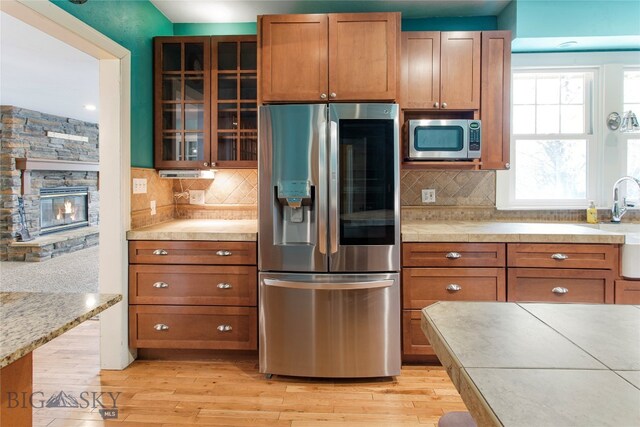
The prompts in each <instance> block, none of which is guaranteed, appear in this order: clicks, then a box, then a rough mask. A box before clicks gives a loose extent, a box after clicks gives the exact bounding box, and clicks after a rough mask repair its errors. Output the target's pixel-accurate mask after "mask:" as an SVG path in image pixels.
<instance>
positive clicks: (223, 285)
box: [218, 283, 233, 289]
mask: <svg viewBox="0 0 640 427" xmlns="http://www.w3.org/2000/svg"><path fill="white" fill-rule="evenodd" d="M232 287H233V286H231V283H218V289H231V288H232Z"/></svg>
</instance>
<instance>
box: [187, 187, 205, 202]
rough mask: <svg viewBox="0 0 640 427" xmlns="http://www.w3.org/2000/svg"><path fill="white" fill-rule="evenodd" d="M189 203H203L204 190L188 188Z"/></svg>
mask: <svg viewBox="0 0 640 427" xmlns="http://www.w3.org/2000/svg"><path fill="white" fill-rule="evenodd" d="M189 203H190V204H192V205H204V190H189Z"/></svg>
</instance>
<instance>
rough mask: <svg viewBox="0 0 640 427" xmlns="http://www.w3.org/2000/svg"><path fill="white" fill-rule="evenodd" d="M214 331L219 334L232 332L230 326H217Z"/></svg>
mask: <svg viewBox="0 0 640 427" xmlns="http://www.w3.org/2000/svg"><path fill="white" fill-rule="evenodd" d="M216 329H218V331H220V332H231V331H232V330H233V328H232V327H231V325H218V327H217V328H216Z"/></svg>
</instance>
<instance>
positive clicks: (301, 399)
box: [33, 321, 466, 427]
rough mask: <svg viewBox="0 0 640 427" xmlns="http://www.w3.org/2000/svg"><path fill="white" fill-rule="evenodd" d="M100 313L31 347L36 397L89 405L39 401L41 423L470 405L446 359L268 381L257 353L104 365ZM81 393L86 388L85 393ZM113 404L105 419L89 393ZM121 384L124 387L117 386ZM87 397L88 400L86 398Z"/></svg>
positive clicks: (177, 421)
mask: <svg viewBox="0 0 640 427" xmlns="http://www.w3.org/2000/svg"><path fill="white" fill-rule="evenodd" d="M99 333H100V328H99V322H98V321H88V322H85V323H83V324H82V325H80V326H78V327H77V328H75V329H73V330H71V331H69V332H67V333H66V334H64V335H62V336H60V337H58V338H56V339H55V340H53V341H51V342H50V343H48V344H46V345H44V346H43V347H41V348H39V349H38V350H36V351H35V352H34V359H33V366H34V378H33V382H34V386H33V390H34V392H42V394H41V395H36V396H35V399H34V403H35V404H36V405H38V406H42V405H39V401H46V400H47V399H48V398H49V397H50V396H51V395H53V394H57V393H59V392H60V391H64V392H65V393H66V394H67V395H71V396H74V397H76V399H77V400H78V402H79V404H80V405H81V406H88V407H87V408H84V409H83V408H46V407H42V408H36V409H34V413H33V423H34V426H49V427H60V426H69V427H79V426H83V427H84V426H87V427H94V426H103V425H113V426H122V427H130V426H135V427H142V426H145V427H146V426H149V427H154V426H157V427H173V426H176V427H177V426H185V425H197V426H207V425H212V426H214V425H215V426H221V425H225V426H291V427H307V426H320V427H329V426H355V427H364V426H366V427H377V426H423V427H424V426H436V425H437V423H438V418H439V417H440V416H441V415H442V414H443V413H445V412H449V411H461V410H466V408H465V406H464V404H463V403H462V400H461V398H460V396H459V395H458V393H457V392H456V390H455V388H454V386H453V384H452V383H451V381H450V380H449V378H448V376H447V373H446V372H445V371H444V369H443V368H441V367H439V366H437V367H434V366H404V367H403V368H402V375H400V376H399V377H397V378H395V379H391V380H389V379H384V380H382V379H376V380H358V381H342V380H338V381H335V380H312V379H299V378H289V377H279V376H274V377H273V378H272V379H271V380H266V379H265V378H264V377H263V376H262V375H260V374H259V373H258V362H257V360H255V359H252V358H249V359H247V358H245V359H244V360H239V361H234V362H230V361H217V360H214V361H205V362H184V361H136V362H134V363H133V364H132V365H131V366H129V367H128V368H127V369H125V370H123V371H101V370H100V368H99V366H100V365H99ZM82 392H85V394H83V395H81V393H82ZM94 392H95V393H96V395H98V394H99V393H101V392H102V393H103V395H102V397H101V398H100V402H102V403H103V404H104V406H106V407H111V406H113V399H112V398H111V396H110V395H108V394H107V393H109V392H111V393H113V395H114V396H117V398H116V406H117V409H118V418H117V419H116V420H113V421H103V419H102V416H101V414H100V413H99V411H98V408H94V407H93V406H97V405H93V404H91V405H87V404H86V403H84V401H83V400H82V399H81V398H80V396H84V397H85V399H86V400H87V401H91V395H92V393H94ZM117 393H120V394H119V395H118V394H117ZM87 397H88V399H87Z"/></svg>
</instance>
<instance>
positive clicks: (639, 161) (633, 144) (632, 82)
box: [623, 69, 640, 179]
mask: <svg viewBox="0 0 640 427" xmlns="http://www.w3.org/2000/svg"><path fill="white" fill-rule="evenodd" d="M623 98H624V101H623V102H624V107H623V111H625V112H626V111H633V112H634V113H635V114H636V116H640V69H626V70H625V71H624V94H623ZM625 136H626V139H627V175H631V176H633V177H636V178H637V179H640V135H638V134H637V133H636V134H633V133H632V134H627V135H625Z"/></svg>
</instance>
